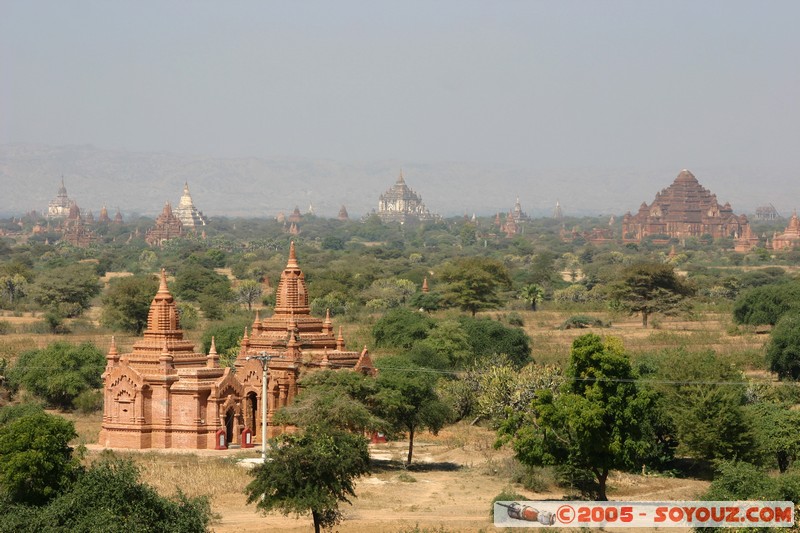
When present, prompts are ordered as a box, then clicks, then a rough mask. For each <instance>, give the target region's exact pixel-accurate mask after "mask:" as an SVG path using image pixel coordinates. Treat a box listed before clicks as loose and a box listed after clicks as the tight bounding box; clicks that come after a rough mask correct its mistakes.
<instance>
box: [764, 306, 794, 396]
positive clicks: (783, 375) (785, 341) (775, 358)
mask: <svg viewBox="0 0 800 533" xmlns="http://www.w3.org/2000/svg"><path fill="white" fill-rule="evenodd" d="M767 362H768V363H769V369H770V370H772V371H773V372H775V373H777V374H778V377H779V378H780V379H791V380H795V381H796V380H797V379H800V314H798V313H796V312H793V313H789V314H785V315H783V316H782V317H781V318H780V319H779V320H778V323H777V324H775V328H774V329H773V330H772V334H771V335H770V339H769V344H767Z"/></svg>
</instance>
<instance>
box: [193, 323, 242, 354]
mask: <svg viewBox="0 0 800 533" xmlns="http://www.w3.org/2000/svg"><path fill="white" fill-rule="evenodd" d="M251 323H252V321H251V320H249V319H246V318H239V317H236V318H230V319H228V320H226V321H224V322H218V323H215V324H214V325H213V326H210V327H208V328H206V330H205V331H204V332H203V336H202V337H201V339H200V343H201V344H202V346H203V353H208V351H209V350H210V349H211V337H214V344H215V345H216V347H217V352H218V353H225V352H227V351H229V350H230V349H231V348H233V347H235V346H238V345H239V342H240V341H241V339H242V337H244V329H245V328H246V327H248V326H249V325H250V324H251Z"/></svg>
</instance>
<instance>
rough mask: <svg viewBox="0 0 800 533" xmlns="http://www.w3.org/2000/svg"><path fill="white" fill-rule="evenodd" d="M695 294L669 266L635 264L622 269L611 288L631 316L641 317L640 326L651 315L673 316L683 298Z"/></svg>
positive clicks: (661, 264) (645, 323) (644, 325)
mask: <svg viewBox="0 0 800 533" xmlns="http://www.w3.org/2000/svg"><path fill="white" fill-rule="evenodd" d="M692 294H694V289H693V287H692V286H691V285H690V284H688V283H687V282H686V281H684V280H683V279H681V278H680V276H678V275H677V274H676V273H675V269H673V268H672V266H671V265H666V264H663V263H636V264H633V265H630V266H628V267H625V268H623V269H622V271H621V272H620V274H619V279H618V281H617V282H616V283H614V284H613V285H612V287H611V295H612V297H613V298H615V299H617V300H619V301H620V302H621V303H622V304H623V305H624V306H625V307H627V308H628V310H630V312H631V313H632V314H635V313H641V314H642V326H643V327H645V328H646V327H647V319H648V317H649V316H650V315H651V314H653V313H663V314H670V313H673V312H675V310H676V309H677V308H678V305H679V304H680V303H681V302H682V301H683V299H684V298H686V297H687V296H690V295H692Z"/></svg>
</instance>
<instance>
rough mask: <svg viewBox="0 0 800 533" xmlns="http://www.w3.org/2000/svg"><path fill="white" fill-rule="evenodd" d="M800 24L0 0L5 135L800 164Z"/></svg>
mask: <svg viewBox="0 0 800 533" xmlns="http://www.w3.org/2000/svg"><path fill="white" fill-rule="evenodd" d="M798 21H800V2H797V1H795V0H789V1H780V0H760V1H749V2H743V1H737V0H724V1H710V0H708V1H697V0H691V1H681V0H671V1H651V0H635V1H622V0H620V1H599V0H598V1H570V0H552V1H547V2H537V1H533V0H528V1H511V0H507V1H499V2H488V1H469V0H436V1H430V0H425V1H413V0H412V1H388V0H387V1H378V2H376V1H350V0H337V1H333V2H332V1H319V2H315V1H280V2H277V1H276V2H272V1H268V0H257V1H244V0H226V1H222V0H220V1H214V2H209V1H200V0H193V1H170V0H166V1H165V0H158V1H155V0H137V1H133V0H117V1H106V0H102V1H91V0H69V1H64V0H0V144H9V143H42V144H49V145H65V144H91V145H95V146H99V147H104V148H113V149H124V150H131V151H156V152H170V153H184V154H201V155H209V156H215V157H244V156H254V157H285V156H291V157H310V158H323V159H332V160H337V161H374V160H384V159H391V160H397V161H413V162H441V161H455V162H467V163H469V162H474V163H481V164H502V165H512V166H516V167H520V168H571V167H582V168H615V167H626V168H640V169H647V168H659V169H660V168H674V169H675V172H674V173H673V174H674V175H677V173H678V171H679V170H680V169H681V168H696V167H703V168H708V167H723V166H724V167H742V168H760V167H765V168H766V167H768V168H773V169H778V170H779V172H776V174H775V176H776V178H775V179H788V178H789V177H791V178H796V177H797V175H798V173H799V172H800V150H798V148H797V147H798V141H799V140H800V103H799V99H800V31H798V29H797V25H798ZM673 174H671V175H668V176H664V178H665V179H668V180H671V179H672V177H673ZM667 184H668V182H667V183H661V185H662V186H665V185H667Z"/></svg>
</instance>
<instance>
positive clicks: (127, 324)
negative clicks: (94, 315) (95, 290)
mask: <svg viewBox="0 0 800 533" xmlns="http://www.w3.org/2000/svg"><path fill="white" fill-rule="evenodd" d="M157 291H158V280H157V279H156V277H155V276H152V275H137V276H129V277H125V278H115V279H113V280H111V282H110V283H109V285H108V289H107V290H106V292H105V294H104V295H103V314H102V315H101V317H100V321H101V323H102V324H103V325H104V326H106V327H108V328H111V329H117V330H123V331H128V332H131V333H135V334H136V335H139V334H140V333H141V332H142V331H144V328H146V327H147V315H148V313H149V312H150V303H151V302H152V301H153V296H155V294H156V292H157Z"/></svg>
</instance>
